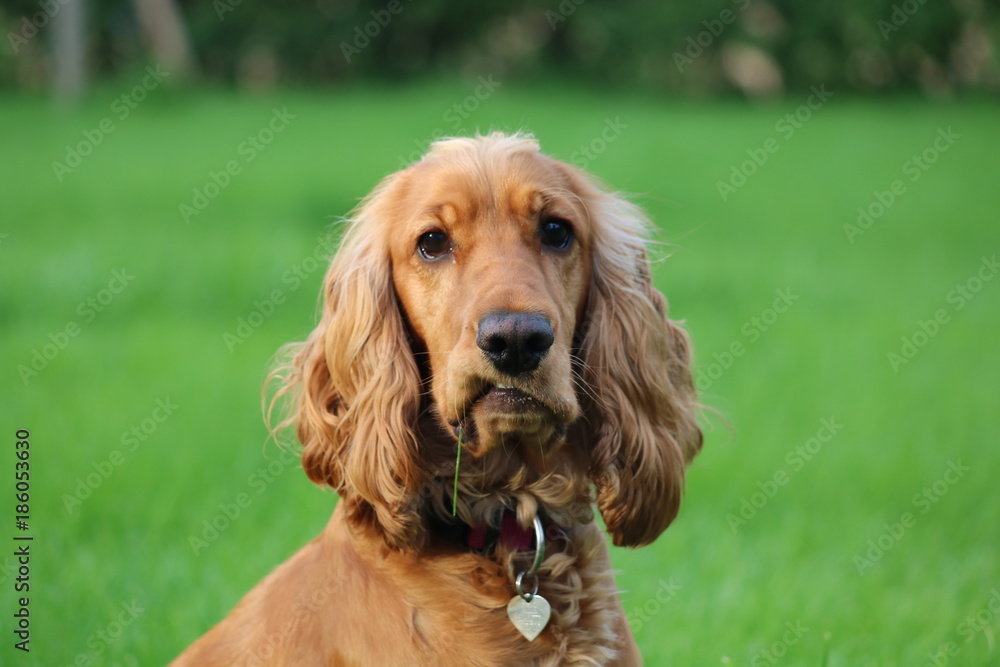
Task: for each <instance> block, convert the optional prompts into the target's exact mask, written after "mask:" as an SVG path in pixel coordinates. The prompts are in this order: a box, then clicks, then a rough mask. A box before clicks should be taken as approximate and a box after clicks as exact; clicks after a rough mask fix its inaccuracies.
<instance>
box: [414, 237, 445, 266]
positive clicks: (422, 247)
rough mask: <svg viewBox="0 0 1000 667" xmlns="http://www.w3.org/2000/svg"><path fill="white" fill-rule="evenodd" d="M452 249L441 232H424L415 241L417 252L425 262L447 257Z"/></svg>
mask: <svg viewBox="0 0 1000 667" xmlns="http://www.w3.org/2000/svg"><path fill="white" fill-rule="evenodd" d="M453 247H454V246H452V244H451V239H449V238H448V235H447V234H445V233H444V232H441V231H433V232H424V233H423V234H421V235H420V238H419V239H417V252H419V253H420V256H421V257H423V258H424V259H426V260H427V261H433V260H435V259H439V258H440V257H442V256H444V255H447V254H448V253H450V252H451V251H452V249H453Z"/></svg>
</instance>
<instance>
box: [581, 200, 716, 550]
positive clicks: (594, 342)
mask: <svg viewBox="0 0 1000 667" xmlns="http://www.w3.org/2000/svg"><path fill="white" fill-rule="evenodd" d="M580 187H581V188H582V189H583V190H584V194H583V196H582V199H583V201H584V202H585V203H586V205H587V208H588V211H589V214H590V223H591V227H592V233H591V234H592V236H591V238H592V246H591V247H592V256H593V270H592V273H591V284H590V292H589V296H588V305H587V314H586V318H585V321H584V322H583V325H582V326H583V329H582V341H581V343H580V356H581V359H582V362H583V368H582V372H583V376H584V381H585V382H586V383H587V384H588V385H589V386H590V387H591V388H592V395H590V396H589V400H591V401H592V405H590V406H588V407H587V408H585V410H584V414H585V415H587V417H586V418H585V428H586V430H587V431H588V435H589V440H590V457H591V460H590V465H591V476H592V478H593V480H594V483H595V486H596V488H597V505H598V508H599V509H600V511H601V514H602V515H603V517H604V521H605V524H606V525H607V527H608V532H609V533H610V534H611V535H612V537H613V539H614V543H615V544H616V545H619V546H641V545H644V544H648V543H650V542H652V541H653V540H654V539H656V537H657V536H659V534H660V533H661V532H663V530H664V529H666V527H667V526H668V525H670V523H671V521H673V519H674V518H675V517H676V515H677V511H678V509H679V506H680V500H681V495H682V493H683V488H684V466H685V465H686V463H687V462H688V461H690V460H691V459H692V458H693V457H694V455H695V454H696V453H697V452H698V450H699V449H700V448H701V443H702V434H701V430H700V428H699V427H698V423H697V408H698V406H697V400H696V392H695V386H694V380H693V378H692V375H691V369H690V363H691V358H690V357H691V355H690V344H689V341H688V337H687V334H686V333H685V332H684V331H683V330H682V329H681V328H680V327H679V326H677V324H675V323H674V322H672V321H671V320H669V319H668V318H667V303H666V300H665V299H664V297H663V295H662V294H661V293H660V292H659V291H657V289H656V288H655V287H654V286H653V283H652V279H651V276H650V265H649V258H648V255H647V251H646V243H647V242H646V234H647V233H648V232H647V229H648V226H649V223H648V221H647V219H646V218H645V216H644V214H643V213H642V212H641V211H640V210H639V209H638V208H637V207H636V206H634V205H632V204H630V203H628V202H626V201H625V200H623V199H621V198H619V197H617V196H614V195H610V194H607V193H605V192H602V191H600V190H598V189H597V188H595V187H594V186H591V185H590V184H589V183H585V184H582V185H581V186H580ZM587 393H588V395H589V394H590V392H587ZM585 400H588V399H585Z"/></svg>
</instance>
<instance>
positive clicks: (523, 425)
mask: <svg viewBox="0 0 1000 667" xmlns="http://www.w3.org/2000/svg"><path fill="white" fill-rule="evenodd" d="M459 425H460V426H461V428H462V441H463V442H462V444H463V446H464V448H465V449H466V450H467V451H469V452H470V453H471V454H472V455H473V456H477V457H478V456H484V455H485V454H487V453H488V452H490V451H492V450H493V449H495V448H497V447H506V448H511V447H528V448H529V450H535V451H539V450H543V449H545V448H547V447H549V446H551V445H553V444H554V443H558V442H559V441H561V440H562V438H563V437H564V436H565V433H566V424H565V421H564V420H562V419H560V418H559V417H558V416H557V415H556V413H555V412H554V411H553V410H552V409H551V408H550V407H548V406H547V405H545V404H544V403H543V402H542V401H540V400H538V399H536V398H534V397H532V396H530V395H528V394H526V393H525V392H523V391H520V390H519V389H514V388H510V387H490V388H489V389H487V390H486V391H485V392H484V393H483V395H482V396H481V397H479V398H478V399H477V400H476V401H475V402H473V404H472V405H471V407H470V408H469V410H468V411H467V412H466V418H465V419H463V420H462V421H461V422H460V424H459Z"/></svg>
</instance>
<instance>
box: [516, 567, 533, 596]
mask: <svg viewBox="0 0 1000 667" xmlns="http://www.w3.org/2000/svg"><path fill="white" fill-rule="evenodd" d="M526 574H527V575H528V576H529V577H533V576H534V575H533V574H531V573H529V572H528V571H527V570H521V572H520V574H518V575H517V580H516V581H515V582H514V585H515V586H516V587H517V594H518V595H520V596H521V599H522V600H524V601H525V602H531V600H532V599H534V597H535V596H536V595H537V594H538V577H535V589H534V590H533V591H531V592H530V593H525V592H524V590H523V589H522V588H521V580H522V579H524V575H526Z"/></svg>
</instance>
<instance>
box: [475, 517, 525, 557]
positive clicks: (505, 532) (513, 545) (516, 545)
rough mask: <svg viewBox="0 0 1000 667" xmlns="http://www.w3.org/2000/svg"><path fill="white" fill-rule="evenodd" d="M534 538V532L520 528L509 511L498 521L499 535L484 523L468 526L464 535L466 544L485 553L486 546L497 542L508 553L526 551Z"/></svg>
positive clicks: (515, 518)
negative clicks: (508, 551)
mask: <svg viewBox="0 0 1000 667" xmlns="http://www.w3.org/2000/svg"><path fill="white" fill-rule="evenodd" d="M491 533H492V535H491ZM490 538H492V539H490ZM534 538H535V532H534V530H533V529H531V528H522V527H521V524H519V523H518V522H517V514H515V513H514V512H512V511H511V510H507V511H505V512H504V513H503V518H502V519H501V521H500V531H499V534H498V533H497V531H496V530H495V529H491V528H490V527H489V526H488V525H487V524H486V523H479V524H476V525H475V526H469V532H468V534H467V535H466V544H468V545H469V547H470V548H472V549H475V550H476V551H479V552H483V551H485V550H486V549H487V546H488V545H490V544H493V543H497V542H499V543H500V544H502V545H503V546H504V547H506V548H507V549H508V550H510V551H528V550H530V549H531V547H532V544H533V542H534Z"/></svg>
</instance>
